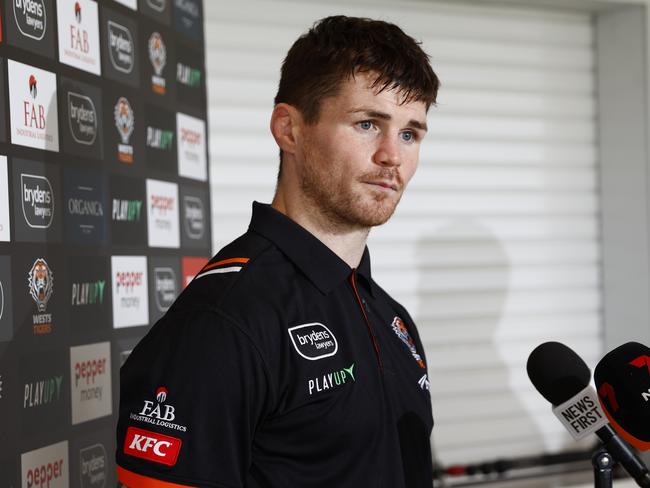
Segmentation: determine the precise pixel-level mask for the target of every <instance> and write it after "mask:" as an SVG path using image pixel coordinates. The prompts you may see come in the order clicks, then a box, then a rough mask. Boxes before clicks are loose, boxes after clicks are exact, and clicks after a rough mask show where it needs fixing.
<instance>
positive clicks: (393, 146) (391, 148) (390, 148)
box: [373, 134, 401, 166]
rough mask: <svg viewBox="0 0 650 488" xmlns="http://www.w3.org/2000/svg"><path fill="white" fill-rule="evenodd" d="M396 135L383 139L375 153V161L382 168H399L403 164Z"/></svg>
mask: <svg viewBox="0 0 650 488" xmlns="http://www.w3.org/2000/svg"><path fill="white" fill-rule="evenodd" d="M396 139H397V138H396V137H395V135H392V134H391V135H386V136H384V137H382V139H381V142H380V144H379V147H377V150H376V151H375V155H374V157H373V160H374V162H375V164H379V165H381V166H399V165H400V164H401V158H400V152H399V147H398V142H397V140H396Z"/></svg>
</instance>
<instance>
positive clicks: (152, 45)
mask: <svg viewBox="0 0 650 488" xmlns="http://www.w3.org/2000/svg"><path fill="white" fill-rule="evenodd" d="M147 45H148V47H149V60H150V61H151V66H153V70H154V74H153V75H152V76H151V89H152V90H153V91H154V93H158V94H159V95H164V94H165V93H166V91H167V90H166V80H165V77H164V76H163V70H164V69H165V65H166V64H167V48H166V47H165V42H164V41H163V38H162V36H161V35H160V34H159V33H158V32H153V33H152V34H151V36H150V37H149V42H148V44H147Z"/></svg>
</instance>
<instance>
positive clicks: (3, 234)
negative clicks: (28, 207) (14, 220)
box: [0, 156, 11, 242]
mask: <svg viewBox="0 0 650 488" xmlns="http://www.w3.org/2000/svg"><path fill="white" fill-rule="evenodd" d="M10 236H11V229H10V224H9V174H8V173H7V157H6V156H0V242H3V241H4V242H9V240H10Z"/></svg>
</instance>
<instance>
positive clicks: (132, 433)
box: [124, 427, 183, 466]
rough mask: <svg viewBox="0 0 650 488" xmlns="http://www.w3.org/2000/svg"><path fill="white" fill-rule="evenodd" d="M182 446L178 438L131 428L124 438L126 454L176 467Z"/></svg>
mask: <svg viewBox="0 0 650 488" xmlns="http://www.w3.org/2000/svg"><path fill="white" fill-rule="evenodd" d="M182 444H183V442H182V441H181V440H180V439H178V438H176V437H170V436H168V435H163V434H159V433H158V432H151V431H149V430H143V429H136V428H135V427H129V428H128V429H127V431H126V437H125V438H124V454H127V455H129V456H134V457H137V458H140V459H146V460H147V461H153V462H155V463H160V464H166V465H167V466H174V465H175V464H176V461H177V460H178V454H179V453H180V450H181V445H182Z"/></svg>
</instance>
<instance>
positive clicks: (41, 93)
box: [8, 59, 59, 151]
mask: <svg viewBox="0 0 650 488" xmlns="http://www.w3.org/2000/svg"><path fill="white" fill-rule="evenodd" d="M8 66H9V105H10V109H9V111H10V119H11V142H12V143H13V144H19V145H21V146H29V147H34V148H37V149H47V150H49V151H58V150H59V125H58V109H57V101H56V76H55V75H54V74H53V73H50V72H49V71H45V70H42V69H39V68H35V67H33V66H29V65H27V64H22V63H18V62H16V61H13V60H11V59H10V60H9V61H8Z"/></svg>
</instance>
